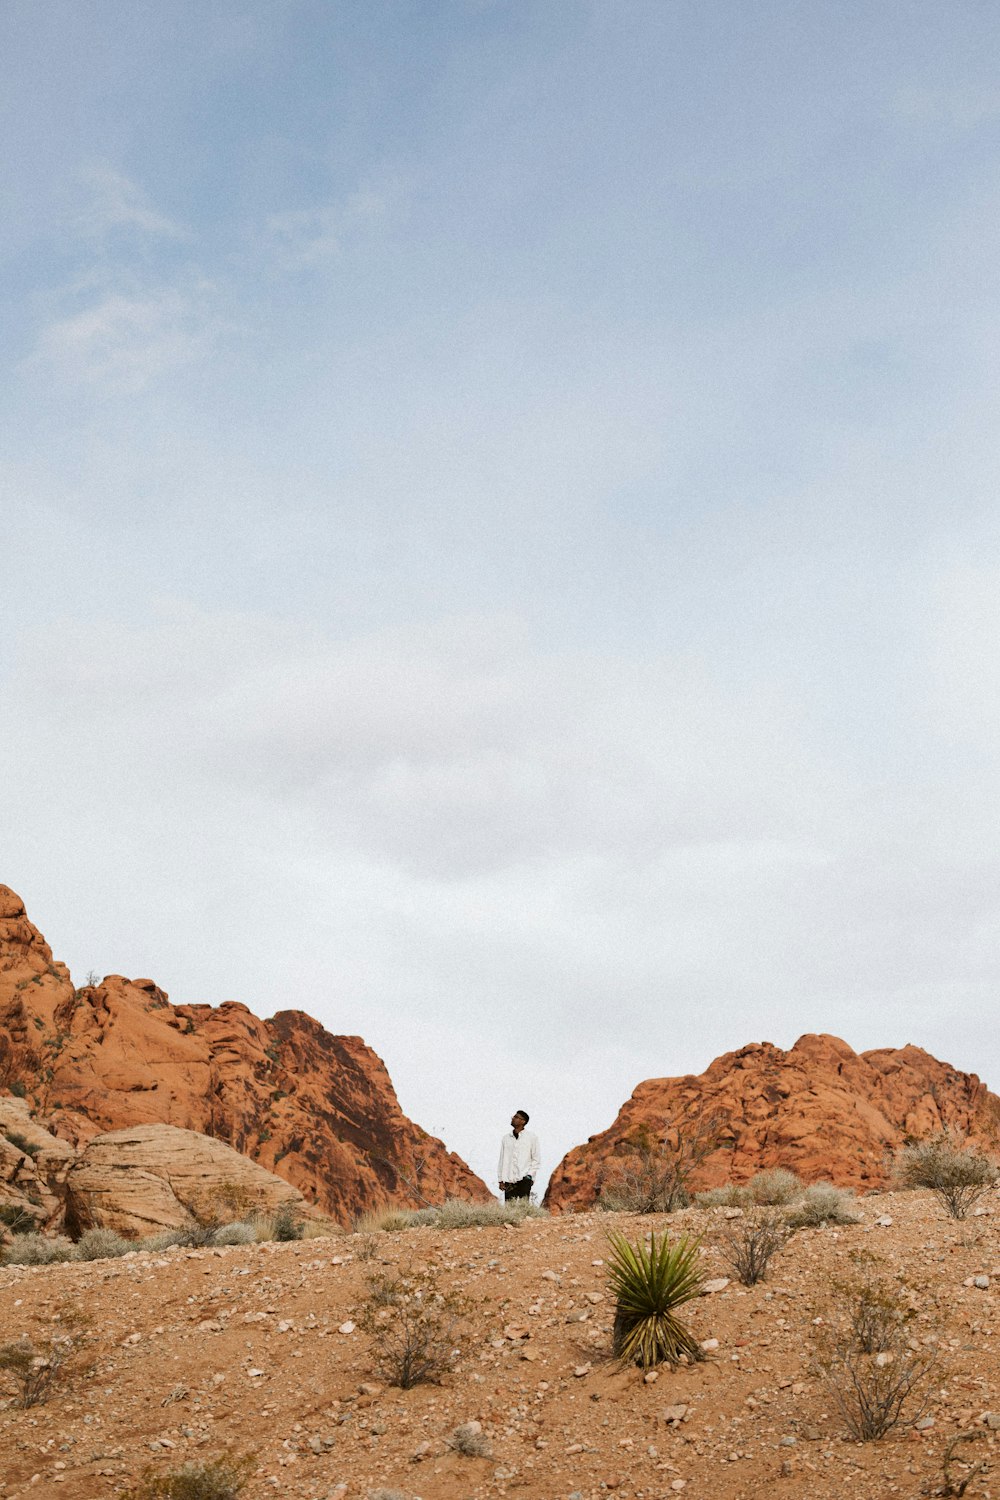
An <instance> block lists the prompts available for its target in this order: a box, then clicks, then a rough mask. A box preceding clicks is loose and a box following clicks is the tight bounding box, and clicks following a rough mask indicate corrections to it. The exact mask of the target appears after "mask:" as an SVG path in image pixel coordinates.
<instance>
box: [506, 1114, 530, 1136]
mask: <svg viewBox="0 0 1000 1500" xmlns="http://www.w3.org/2000/svg"><path fill="white" fill-rule="evenodd" d="M510 1123H511V1127H512V1129H513V1131H514V1134H515V1135H520V1134H521V1131H522V1130H523V1129H524V1127H525V1125H527V1123H528V1111H527V1110H526V1109H515V1111H514V1113H513V1114H512V1115H511V1117H510Z"/></svg>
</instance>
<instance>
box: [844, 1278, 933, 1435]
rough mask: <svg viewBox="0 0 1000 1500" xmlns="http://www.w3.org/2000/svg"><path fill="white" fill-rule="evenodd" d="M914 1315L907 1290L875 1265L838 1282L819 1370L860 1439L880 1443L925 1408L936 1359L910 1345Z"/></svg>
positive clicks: (925, 1351)
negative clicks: (882, 1274) (883, 1275)
mask: <svg viewBox="0 0 1000 1500" xmlns="http://www.w3.org/2000/svg"><path fill="white" fill-rule="evenodd" d="M911 1316H912V1310H911V1308H910V1305H909V1300H908V1298H907V1297H906V1295H905V1293H904V1292H903V1290H902V1289H901V1288H896V1287H893V1286H892V1285H891V1283H889V1282H887V1281H885V1280H881V1279H879V1278H878V1277H877V1276H875V1275H874V1274H873V1273H872V1271H871V1269H870V1268H869V1269H866V1270H865V1271H863V1273H862V1274H861V1276H860V1277H858V1278H856V1279H855V1280H854V1281H849V1282H840V1283H835V1284H834V1287H833V1300H832V1304H831V1306H830V1308H829V1310H828V1318H827V1323H826V1326H825V1327H824V1329H823V1331H822V1333H821V1334H820V1336H819V1338H818V1340H817V1346H816V1365H817V1368H818V1371H819V1374H820V1376H821V1377H822V1379H823V1382H824V1384H825V1385H826V1387H827V1390H828V1391H829V1393H830V1395H831V1397H832V1398H833V1401H834V1403H835V1405H836V1407H837V1409H838V1411H839V1412H840V1414H841V1416H842V1418H843V1420H844V1424H845V1426H846V1427H847V1431H848V1433H849V1434H850V1436H851V1437H852V1438H854V1439H855V1441H856V1442H870V1441H872V1440H874V1439H878V1438H882V1437H884V1436H885V1435H886V1433H887V1432H891V1431H892V1429H893V1428H894V1427H896V1426H898V1425H899V1423H900V1422H902V1421H903V1420H904V1418H905V1420H907V1421H910V1422H912V1421H916V1420H917V1419H918V1418H919V1417H920V1416H921V1414H922V1413H923V1411H924V1410H925V1408H926V1404H927V1398H928V1396H929V1392H930V1383H931V1376H932V1373H933V1371H934V1368H935V1364H936V1354H935V1352H934V1350H933V1349H930V1350H928V1349H927V1348H923V1349H921V1348H917V1349H911V1348H910V1346H909V1342H908V1339H907V1322H908V1320H909V1318H910V1317H911Z"/></svg>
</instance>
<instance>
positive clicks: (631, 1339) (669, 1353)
mask: <svg viewBox="0 0 1000 1500" xmlns="http://www.w3.org/2000/svg"><path fill="white" fill-rule="evenodd" d="M608 1242H609V1244H610V1246H611V1253H610V1255H609V1257H608V1281H609V1283H610V1286H611V1290H612V1292H613V1293H614V1296H615V1302H616V1307H615V1327H614V1352H615V1354H616V1356H617V1357H618V1358H619V1359H620V1360H621V1361H622V1363H623V1364H637V1365H641V1366H642V1368H643V1369H644V1370H648V1369H650V1368H651V1367H652V1366H653V1365H660V1364H671V1365H674V1364H676V1363H677V1362H678V1360H679V1358H680V1356H681V1355H682V1354H683V1355H685V1356H686V1357H687V1358H688V1359H697V1358H699V1356H700V1353H701V1351H700V1349H699V1346H698V1342H697V1340H696V1339H695V1338H694V1336H693V1335H692V1334H691V1333H690V1332H689V1331H688V1329H687V1328H685V1326H684V1324H683V1323H682V1322H681V1321H680V1319H679V1318H678V1317H677V1316H676V1314H675V1309H676V1308H678V1307H681V1306H682V1305H683V1304H684V1303H685V1302H690V1301H691V1298H692V1297H697V1295H698V1293H699V1291H700V1290H701V1286H702V1283H703V1281H704V1279H705V1278H704V1276H703V1274H702V1270H701V1266H700V1264H699V1259H698V1246H699V1243H700V1241H699V1240H696V1239H694V1240H692V1239H689V1238H688V1237H687V1236H686V1235H681V1236H680V1237H679V1238H678V1239H676V1240H674V1242H673V1243H671V1241H670V1239H669V1237H668V1236H667V1235H665V1234H664V1235H663V1236H662V1238H661V1239H660V1240H659V1241H658V1240H657V1238H656V1235H655V1234H651V1235H650V1236H649V1244H648V1246H647V1245H646V1244H645V1242H644V1241H640V1242H639V1243H638V1244H636V1245H633V1244H632V1243H631V1241H630V1240H627V1239H626V1238H625V1236H624V1235H623V1234H609V1235H608Z"/></svg>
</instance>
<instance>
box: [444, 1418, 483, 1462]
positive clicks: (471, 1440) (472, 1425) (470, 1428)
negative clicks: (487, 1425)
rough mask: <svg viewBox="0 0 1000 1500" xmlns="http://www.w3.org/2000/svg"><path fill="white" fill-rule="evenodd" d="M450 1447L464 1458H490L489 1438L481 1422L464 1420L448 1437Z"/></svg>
mask: <svg viewBox="0 0 1000 1500" xmlns="http://www.w3.org/2000/svg"><path fill="white" fill-rule="evenodd" d="M446 1441H447V1444H448V1447H449V1448H451V1449H453V1451H454V1452H455V1453H461V1454H462V1456H463V1457H464V1458H489V1456H490V1444H489V1439H488V1438H487V1437H486V1434H485V1433H484V1432H483V1428H482V1424H481V1423H480V1422H463V1423H462V1424H461V1426H460V1427H456V1428H455V1431H454V1432H453V1433H451V1435H450V1436H449V1437H448V1438H447V1439H446Z"/></svg>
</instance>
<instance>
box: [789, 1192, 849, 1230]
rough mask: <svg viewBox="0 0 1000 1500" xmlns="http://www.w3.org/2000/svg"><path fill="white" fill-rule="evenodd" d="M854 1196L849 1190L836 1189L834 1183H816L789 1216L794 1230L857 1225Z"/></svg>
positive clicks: (805, 1193) (804, 1194)
mask: <svg viewBox="0 0 1000 1500" xmlns="http://www.w3.org/2000/svg"><path fill="white" fill-rule="evenodd" d="M855 1208H856V1205H855V1199H854V1194H853V1193H852V1192H851V1191H850V1190H849V1189H848V1188H839V1187H834V1185H833V1183H832V1182H814V1183H813V1184H812V1185H811V1186H810V1187H807V1188H806V1190H805V1192H804V1193H803V1194H802V1197H801V1198H800V1199H799V1200H798V1202H797V1203H796V1204H795V1205H794V1207H793V1208H792V1209H791V1211H790V1212H789V1215H788V1222H789V1224H790V1225H791V1226H792V1228H793V1229H808V1228H817V1227H818V1226H819V1225H821V1224H856V1223H857V1222H858V1219H859V1217H860V1216H859V1215H858V1214H857V1213H856V1211H855Z"/></svg>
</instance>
